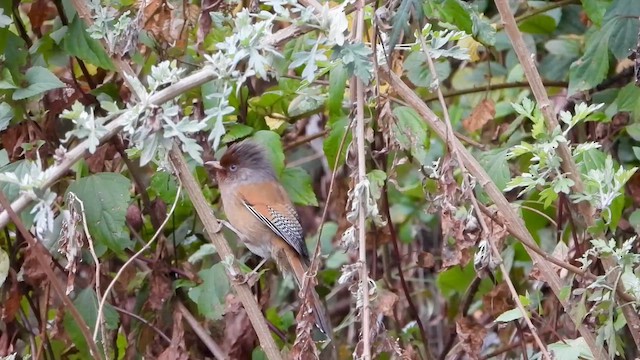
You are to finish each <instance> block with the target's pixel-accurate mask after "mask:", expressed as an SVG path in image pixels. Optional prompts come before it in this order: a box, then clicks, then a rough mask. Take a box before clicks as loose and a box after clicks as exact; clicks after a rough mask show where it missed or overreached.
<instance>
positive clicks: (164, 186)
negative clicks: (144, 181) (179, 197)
mask: <svg viewBox="0 0 640 360" xmlns="http://www.w3.org/2000/svg"><path fill="white" fill-rule="evenodd" d="M149 187H150V190H151V191H150V195H156V196H157V197H159V198H160V199H162V201H164V202H165V203H167V204H172V203H173V202H174V201H175V199H176V194H177V193H178V184H177V183H176V180H175V178H174V177H173V176H172V175H171V174H169V173H168V172H166V171H159V172H156V173H154V174H153V175H152V176H151V182H150V183H149Z"/></svg>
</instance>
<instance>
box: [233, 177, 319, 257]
mask: <svg viewBox="0 0 640 360" xmlns="http://www.w3.org/2000/svg"><path fill="white" fill-rule="evenodd" d="M238 194H239V195H240V197H241V199H242V201H243V203H244V206H245V207H246V208H247V209H248V210H249V212H251V213H252V214H253V215H254V216H255V217H256V218H258V220H260V222H262V223H263V224H265V225H266V226H267V227H269V229H271V230H272V231H273V232H274V233H275V234H276V235H278V236H279V237H280V238H282V239H283V240H284V241H285V242H286V243H287V244H289V246H291V247H292V248H293V249H294V250H295V251H296V252H297V253H298V254H300V256H302V258H303V259H305V260H306V261H308V260H309V252H308V250H307V245H306V243H305V241H304V234H303V231H302V226H301V225H300V220H299V219H298V213H297V212H296V210H295V209H294V207H293V205H292V204H291V201H290V200H289V196H288V195H287V192H286V191H285V190H284V188H282V186H281V185H280V184H278V183H273V182H265V183H258V184H251V185H250V186H240V187H239V188H238Z"/></svg>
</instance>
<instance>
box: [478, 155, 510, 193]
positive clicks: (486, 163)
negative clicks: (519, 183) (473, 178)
mask: <svg viewBox="0 0 640 360" xmlns="http://www.w3.org/2000/svg"><path fill="white" fill-rule="evenodd" d="M507 153H509V149H495V150H490V151H484V152H481V153H480V154H479V155H478V162H479V163H480V165H481V166H482V167H483V168H484V169H485V171H486V172H487V174H489V176H490V177H491V180H493V182H494V183H495V184H496V186H497V187H498V189H500V190H504V188H505V187H506V186H507V183H508V182H509V179H510V178H511V173H510V172H509V163H508V162H507Z"/></svg>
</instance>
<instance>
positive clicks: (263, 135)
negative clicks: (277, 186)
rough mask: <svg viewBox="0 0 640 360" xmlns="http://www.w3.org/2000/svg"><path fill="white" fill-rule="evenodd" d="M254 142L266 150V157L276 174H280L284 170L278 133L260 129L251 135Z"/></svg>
mask: <svg viewBox="0 0 640 360" xmlns="http://www.w3.org/2000/svg"><path fill="white" fill-rule="evenodd" d="M251 138H252V139H253V140H254V141H255V142H256V143H258V144H260V145H262V147H263V148H264V149H265V150H266V151H267V158H269V161H271V165H273V170H274V171H275V172H276V175H278V176H280V174H282V170H284V152H283V151H282V142H280V135H278V134H276V133H274V132H273V131H269V130H260V131H258V132H256V133H255V134H253V136H252V137H251Z"/></svg>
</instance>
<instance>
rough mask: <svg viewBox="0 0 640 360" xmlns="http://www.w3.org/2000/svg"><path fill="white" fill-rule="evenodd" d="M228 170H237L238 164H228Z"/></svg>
mask: <svg viewBox="0 0 640 360" xmlns="http://www.w3.org/2000/svg"><path fill="white" fill-rule="evenodd" d="M229 170H231V171H236V170H238V165H236V164H233V165H231V166H229Z"/></svg>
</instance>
